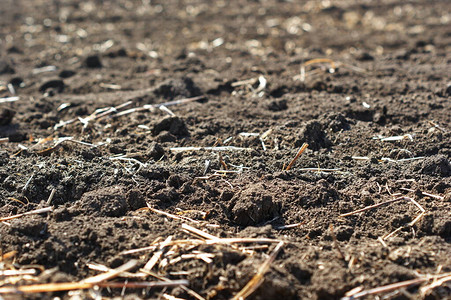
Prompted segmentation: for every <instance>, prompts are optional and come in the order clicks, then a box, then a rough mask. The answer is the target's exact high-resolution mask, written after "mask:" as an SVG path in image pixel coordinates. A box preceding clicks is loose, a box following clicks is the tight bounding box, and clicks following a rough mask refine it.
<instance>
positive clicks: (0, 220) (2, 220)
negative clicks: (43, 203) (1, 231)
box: [0, 207, 53, 222]
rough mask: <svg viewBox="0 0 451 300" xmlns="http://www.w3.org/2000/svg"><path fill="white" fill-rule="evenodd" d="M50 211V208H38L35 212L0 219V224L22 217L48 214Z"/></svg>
mask: <svg viewBox="0 0 451 300" xmlns="http://www.w3.org/2000/svg"><path fill="white" fill-rule="evenodd" d="M52 210H53V208H52V207H44V208H39V209H36V210H32V211H28V212H26V213H22V214H17V215H13V216H9V217H3V218H0V222H4V221H9V220H13V219H17V218H20V217H23V216H28V215H36V214H43V213H46V212H49V211H52Z"/></svg>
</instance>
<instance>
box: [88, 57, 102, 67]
mask: <svg viewBox="0 0 451 300" xmlns="http://www.w3.org/2000/svg"><path fill="white" fill-rule="evenodd" d="M84 65H85V66H86V67H88V68H91V69H96V68H101V67H102V62H101V61H100V57H99V56H98V55H90V56H88V57H86V59H85V62H84Z"/></svg>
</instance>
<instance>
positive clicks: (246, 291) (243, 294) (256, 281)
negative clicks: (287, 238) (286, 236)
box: [232, 242, 284, 300]
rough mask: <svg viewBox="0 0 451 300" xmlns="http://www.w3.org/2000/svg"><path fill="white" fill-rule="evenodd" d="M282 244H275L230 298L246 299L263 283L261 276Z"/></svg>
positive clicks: (235, 299) (234, 299)
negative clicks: (241, 286)
mask: <svg viewBox="0 0 451 300" xmlns="http://www.w3.org/2000/svg"><path fill="white" fill-rule="evenodd" d="M283 244H284V243H283V242H279V243H278V244H277V246H276V247H275V248H274V250H273V252H272V253H271V255H270V256H269V257H268V259H267V260H266V261H265V262H264V263H263V264H262V265H261V266H260V268H258V271H257V274H255V275H254V277H252V279H251V280H250V281H249V282H248V283H247V284H246V285H245V286H244V288H243V289H242V290H241V291H239V292H238V294H236V295H235V297H233V298H232V300H244V299H246V298H247V297H249V295H251V294H252V293H253V292H254V291H255V290H256V289H257V288H258V287H259V286H260V285H261V284H262V283H263V280H264V278H263V276H264V275H265V274H266V272H268V270H269V267H270V266H271V264H272V262H273V261H274V260H275V259H276V257H277V254H279V251H280V249H282V246H283Z"/></svg>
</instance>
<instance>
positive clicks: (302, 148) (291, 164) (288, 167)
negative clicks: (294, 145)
mask: <svg viewBox="0 0 451 300" xmlns="http://www.w3.org/2000/svg"><path fill="white" fill-rule="evenodd" d="M307 147H308V144H307V143H304V144H302V146H301V148H299V150H298V153H297V154H296V156H295V157H294V158H293V160H292V161H291V162H290V163H289V164H288V166H287V167H286V169H285V170H286V171H288V170H290V169H291V167H292V166H293V165H294V163H295V162H296V160H297V159H298V158H299V157H300V156H301V155H302V153H304V151H305V149H307Z"/></svg>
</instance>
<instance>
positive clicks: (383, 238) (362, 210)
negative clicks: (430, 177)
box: [338, 191, 426, 245]
mask: <svg viewBox="0 0 451 300" xmlns="http://www.w3.org/2000/svg"><path fill="white" fill-rule="evenodd" d="M388 192H389V193H390V191H388ZM401 200H407V201H410V202H411V203H413V204H414V205H415V206H416V207H417V208H418V209H419V210H420V211H421V212H420V214H419V215H418V216H417V217H416V218H415V219H414V220H413V221H412V222H410V223H408V224H407V226H408V227H412V226H413V225H415V224H416V223H417V222H418V221H419V220H420V219H421V218H422V217H423V216H424V214H425V213H426V210H425V209H424V208H423V207H422V206H421V205H420V204H419V203H418V202H417V201H415V200H414V199H413V198H410V197H405V196H402V197H398V198H395V199H391V200H388V201H385V202H382V203H378V204H374V205H370V206H367V207H364V208H361V209H358V210H355V211H353V212H349V213H346V214H341V215H339V216H338V217H340V218H341V217H348V216H351V215H355V214H358V213H361V212H364V211H367V210H370V209H373V208H376V207H379V206H382V205H386V204H390V203H394V202H398V201H401ZM403 228H405V226H401V227H399V228H397V229H396V230H394V231H392V232H391V233H389V234H386V235H385V236H384V237H382V240H386V239H388V238H389V237H391V236H393V235H394V234H395V233H397V232H399V231H401V230H402V229H403ZM383 245H384V244H383Z"/></svg>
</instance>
